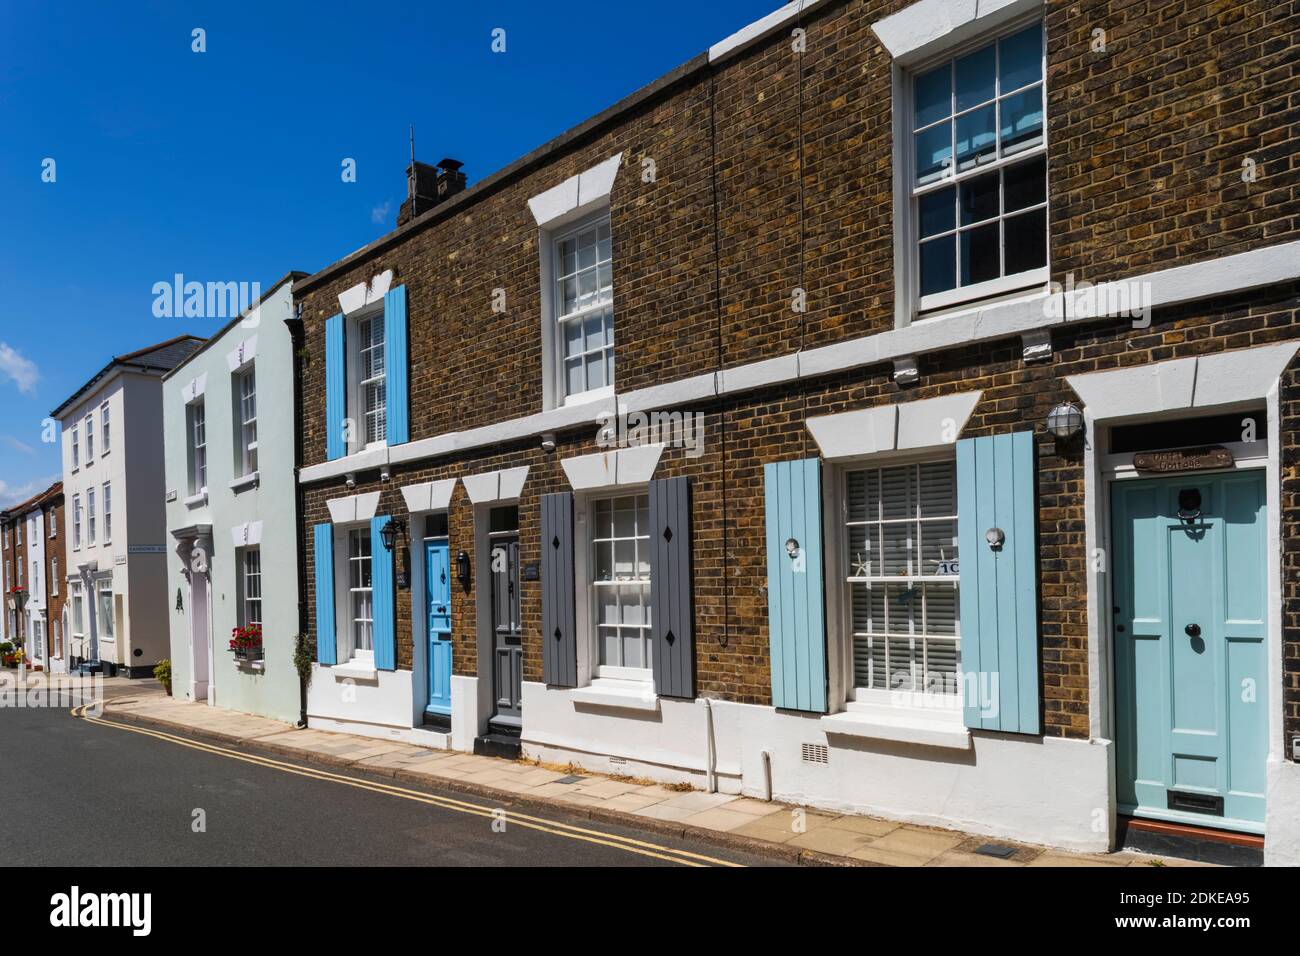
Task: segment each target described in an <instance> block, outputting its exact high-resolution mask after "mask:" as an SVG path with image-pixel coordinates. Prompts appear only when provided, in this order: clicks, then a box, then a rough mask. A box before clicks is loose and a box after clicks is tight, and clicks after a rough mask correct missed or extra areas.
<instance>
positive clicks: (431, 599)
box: [424, 541, 451, 716]
mask: <svg viewBox="0 0 1300 956" xmlns="http://www.w3.org/2000/svg"><path fill="white" fill-rule="evenodd" d="M424 570H425V576H426V583H427V588H426V592H425V593H426V598H425V606H426V607H427V608H428V609H429V703H428V704H427V705H426V706H425V708H424V709H425V710H426V711H427V712H428V713H430V714H438V715H444V716H448V715H450V714H451V561H450V555H449V552H448V548H447V542H446V541H427V542H425V545H424Z"/></svg>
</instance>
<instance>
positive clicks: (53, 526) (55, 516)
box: [47, 508, 59, 538]
mask: <svg viewBox="0 0 1300 956" xmlns="http://www.w3.org/2000/svg"><path fill="white" fill-rule="evenodd" d="M47 514H48V515H49V519H50V520H49V522H48V524H49V527H50V537H51V538H57V537H58V536H59V513H58V512H57V511H55V510H54V509H53V508H51V509H50V510H49V511H48V512H47Z"/></svg>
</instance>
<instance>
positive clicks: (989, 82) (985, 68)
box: [953, 43, 997, 112]
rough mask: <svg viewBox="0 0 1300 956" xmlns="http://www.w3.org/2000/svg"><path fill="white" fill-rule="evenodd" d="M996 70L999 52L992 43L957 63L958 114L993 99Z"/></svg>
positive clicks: (955, 69)
mask: <svg viewBox="0 0 1300 956" xmlns="http://www.w3.org/2000/svg"><path fill="white" fill-rule="evenodd" d="M996 70H997V51H996V50H995V49H994V47H993V44H991V43H990V44H989V45H988V46H986V47H984V49H982V50H976V51H975V52H974V53H972V54H970V55H969V56H964V57H962V58H961V59H959V60H958V61H957V62H956V65H955V68H954V71H953V72H954V73H955V75H956V83H957V111H958V112H961V111H962V110H968V109H970V108H971V107H972V106H979V104H981V103H987V102H988V101H989V100H991V99H993V96H994V90H995V86H994V83H995V71H996Z"/></svg>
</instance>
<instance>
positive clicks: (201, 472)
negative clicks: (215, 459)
mask: <svg viewBox="0 0 1300 956" xmlns="http://www.w3.org/2000/svg"><path fill="white" fill-rule="evenodd" d="M185 429H186V431H187V433H188V434H187V440H186V444H187V445H188V447H189V466H190V468H189V470H190V476H189V477H190V496H191V497H196V496H198V495H203V494H206V493H207V490H208V412H207V405H206V402H205V401H204V399H202V398H199V399H196V400H194V401H193V402H190V403H189V405H187V406H186V407H185Z"/></svg>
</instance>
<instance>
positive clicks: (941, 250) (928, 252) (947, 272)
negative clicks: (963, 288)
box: [921, 236, 957, 295]
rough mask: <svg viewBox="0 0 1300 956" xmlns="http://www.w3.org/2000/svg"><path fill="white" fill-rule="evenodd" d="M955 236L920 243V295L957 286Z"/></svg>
mask: <svg viewBox="0 0 1300 956" xmlns="http://www.w3.org/2000/svg"><path fill="white" fill-rule="evenodd" d="M956 255H957V237H956V236H945V237H944V238H942V239H932V240H930V241H929V242H923V243H921V295H931V294H933V293H935V292H947V291H948V290H949V289H953V288H956V286H957V258H956Z"/></svg>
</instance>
